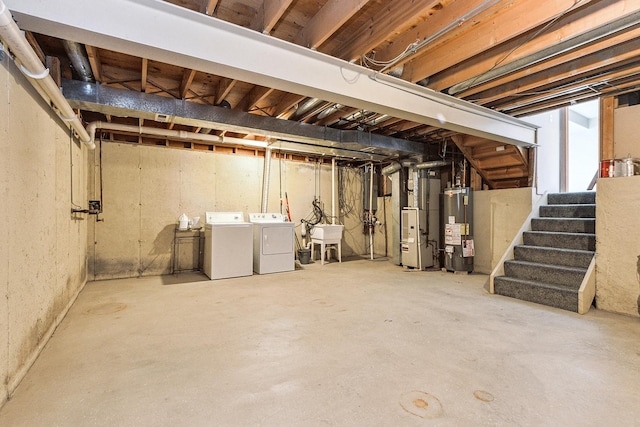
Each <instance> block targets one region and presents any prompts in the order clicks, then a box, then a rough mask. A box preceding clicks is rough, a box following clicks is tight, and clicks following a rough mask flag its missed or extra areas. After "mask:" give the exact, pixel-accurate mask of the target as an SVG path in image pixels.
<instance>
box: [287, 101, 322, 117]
mask: <svg viewBox="0 0 640 427" xmlns="http://www.w3.org/2000/svg"><path fill="white" fill-rule="evenodd" d="M321 102H323V101H322V100H321V99H318V98H309V99H307V100H306V101H305V102H303V103H302V105H300V106H299V107H298V109H297V110H296V112H295V113H293V117H300V116H302V115H303V114H305V113H306V112H308V111H309V110H311V109H312V108H313V107H315V106H317V105H320V103H321Z"/></svg>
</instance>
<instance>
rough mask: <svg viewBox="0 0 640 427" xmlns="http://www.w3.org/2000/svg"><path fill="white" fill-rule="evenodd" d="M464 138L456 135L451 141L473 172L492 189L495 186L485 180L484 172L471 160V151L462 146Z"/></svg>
mask: <svg viewBox="0 0 640 427" xmlns="http://www.w3.org/2000/svg"><path fill="white" fill-rule="evenodd" d="M465 138H466V135H461V134H458V135H453V136H452V137H451V140H452V141H453V143H454V144H456V147H458V150H460V152H461V153H462V154H463V155H464V157H465V158H466V159H467V161H468V162H469V164H471V167H473V168H475V170H477V171H478V173H479V174H480V176H481V177H482V179H483V180H484V182H486V183H487V184H488V185H489V187H490V188H494V185H495V184H494V182H493V181H492V180H490V179H488V178H487V174H486V172H485V171H484V170H482V169H481V168H479V167H478V165H477V163H476V161H475V160H474V159H473V157H472V153H471V150H470V149H468V148H467V147H465V144H464V142H465ZM452 179H453V178H452Z"/></svg>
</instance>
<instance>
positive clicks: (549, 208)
mask: <svg viewBox="0 0 640 427" xmlns="http://www.w3.org/2000/svg"><path fill="white" fill-rule="evenodd" d="M595 201H596V193H595V192H583V193H557V194H549V195H548V196H547V203H546V205H541V206H540V208H539V212H538V213H539V217H532V218H530V219H529V220H530V226H529V230H530V231H523V232H522V237H521V238H520V243H521V244H514V245H512V248H513V249H512V252H511V257H512V258H513V259H510V260H505V261H504V265H503V267H501V266H498V267H499V268H496V270H494V273H496V272H498V274H504V275H500V276H497V275H495V274H492V292H494V293H496V294H499V295H504V296H508V297H512V298H518V299H521V300H525V301H530V302H534V303H538V304H544V305H547V306H551V307H556V308H561V309H565V310H570V311H573V312H579V313H586V312H587V311H588V310H589V307H590V306H591V303H592V301H593V296H594V294H595V274H593V270H594V266H595V262H594V255H595V249H596V236H595V221H596V220H595V216H596V215H595V214H596V205H595ZM503 259H504V258H503ZM494 276H495V277H494ZM591 276H593V277H591Z"/></svg>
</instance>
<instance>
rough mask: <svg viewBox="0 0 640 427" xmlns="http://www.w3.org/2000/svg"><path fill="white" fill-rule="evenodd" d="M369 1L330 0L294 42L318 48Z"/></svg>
mask: <svg viewBox="0 0 640 427" xmlns="http://www.w3.org/2000/svg"><path fill="white" fill-rule="evenodd" d="M368 2H369V0H329V1H328V2H327V3H325V5H324V6H322V8H321V9H320V10H319V11H318V13H316V14H315V15H314V16H313V18H311V20H310V21H309V22H307V24H306V25H305V26H304V27H303V28H302V31H300V33H299V34H298V35H297V37H296V39H295V41H294V42H295V43H297V44H299V45H302V46H305V47H308V48H310V49H316V48H317V47H318V46H320V45H321V44H322V43H324V42H325V41H326V40H327V39H328V38H329V37H331V36H332V35H333V33H335V32H336V31H337V30H338V29H339V28H340V27H342V25H343V24H344V23H345V22H347V21H348V20H349V19H351V17H352V16H353V15H355V14H356V13H357V12H358V11H359V10H360V9H362V8H363V7H364V6H365V5H366V4H367V3H368Z"/></svg>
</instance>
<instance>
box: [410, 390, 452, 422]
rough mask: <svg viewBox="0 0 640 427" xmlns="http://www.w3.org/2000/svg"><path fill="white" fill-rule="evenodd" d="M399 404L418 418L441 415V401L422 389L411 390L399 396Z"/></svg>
mask: <svg viewBox="0 0 640 427" xmlns="http://www.w3.org/2000/svg"><path fill="white" fill-rule="evenodd" d="M400 406H402V409H404V410H405V411H407V412H408V413H410V414H413V415H416V416H418V417H420V418H438V417H440V416H442V413H443V409H442V403H440V401H439V400H438V398H437V397H435V396H434V395H432V394H429V393H426V392H424V391H412V392H409V393H405V394H403V395H402V396H401V397H400Z"/></svg>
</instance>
